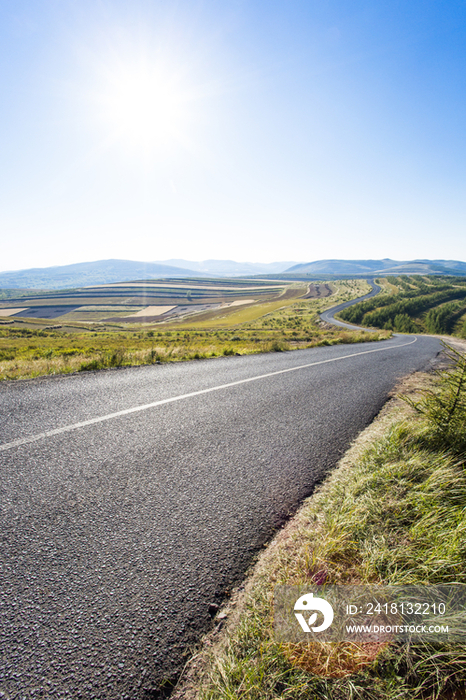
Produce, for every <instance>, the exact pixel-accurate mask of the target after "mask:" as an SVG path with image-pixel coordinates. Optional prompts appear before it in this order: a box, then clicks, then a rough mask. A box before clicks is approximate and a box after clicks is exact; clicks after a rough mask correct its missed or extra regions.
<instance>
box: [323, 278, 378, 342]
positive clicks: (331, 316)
mask: <svg viewBox="0 0 466 700" xmlns="http://www.w3.org/2000/svg"><path fill="white" fill-rule="evenodd" d="M366 282H367V283H368V284H370V285H371V287H372V290H371V291H370V292H369V293H368V294H365V295H364V296H363V297H358V298H357V299H352V300H351V301H345V302H343V304H338V306H333V307H332V308H331V309H327V311H323V312H322V313H321V314H320V318H321V319H322V321H326V322H327V323H332V324H333V325H335V326H341V327H342V328H348V329H349V330H352V331H360V330H361V326H354V325H352V324H351V323H345V322H344V321H340V320H339V319H337V318H335V314H336V313H338V312H339V311H343V309H347V308H348V307H349V306H354V305H355V304H359V302H360V301H365V300H366V299H370V298H371V297H375V295H376V294H378V293H379V292H380V290H381V287H379V285H378V284H375V282H374V280H372V279H368V280H366ZM365 330H368V331H370V332H371V333H372V332H374V331H372V330H371V329H369V328H366V329H365Z"/></svg>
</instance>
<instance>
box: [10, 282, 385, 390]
mask: <svg viewBox="0 0 466 700" xmlns="http://www.w3.org/2000/svg"><path fill="white" fill-rule="evenodd" d="M367 291H369V285H368V284H367V283H366V282H365V281H364V280H344V281H338V282H332V283H331V284H330V283H325V284H321V283H308V282H296V281H295V282H289V281H288V282H284V281H280V282H277V283H272V282H271V280H267V281H265V282H262V281H260V280H245V279H240V280H239V279H235V280H224V279H222V280H221V282H219V280H217V279H216V280H205V279H202V281H196V280H191V279H190V280H182V281H180V280H176V284H173V283H172V281H171V280H165V281H164V282H163V284H162V283H157V284H154V283H153V282H152V281H151V282H150V283H145V282H139V281H138V282H135V283H124V284H112V285H104V286H99V287H86V288H82V289H76V290H63V291H57V290H53V291H44V292H42V293H37V292H35V291H34V293H28V292H27V291H22V292H18V293H17V294H16V295H15V294H13V293H12V292H8V291H5V290H4V294H3V301H0V307H3V308H4V310H5V314H4V315H3V316H2V310H1V308H0V379H21V378H29V377H35V376H40V375H45V374H58V373H69V372H76V371H82V370H96V369H102V368H109V367H120V366H125V365H140V364H148V363H156V362H172V361H177V360H186V359H203V358H207V357H215V356H218V355H234V354H247V353H257V352H267V351H282V350H292V349H295V348H302V347H312V346H314V345H322V344H325V345H329V344H334V343H345V342H356V341H360V340H367V341H372V340H377V339H378V338H379V337H386V336H387V335H389V334H390V333H389V332H382V333H381V334H373V333H365V332H356V333H348V332H347V331H342V330H338V329H336V328H335V327H329V326H327V325H326V324H324V323H322V321H321V320H320V318H319V315H318V314H319V312H321V311H323V310H324V309H326V308H329V307H331V306H334V305H335V304H338V303H340V302H341V301H347V300H349V299H354V298H357V297H358V296H361V295H363V294H365V293H366V292H367ZM16 308H17V309H18V312H17V313H14V309H16ZM7 313H8V315H7Z"/></svg>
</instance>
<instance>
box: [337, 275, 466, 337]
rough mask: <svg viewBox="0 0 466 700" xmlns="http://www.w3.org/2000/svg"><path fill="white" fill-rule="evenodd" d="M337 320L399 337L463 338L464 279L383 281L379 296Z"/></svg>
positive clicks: (465, 329) (465, 320) (465, 314)
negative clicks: (378, 329)
mask: <svg viewBox="0 0 466 700" xmlns="http://www.w3.org/2000/svg"><path fill="white" fill-rule="evenodd" d="M382 282H383V281H382ZM339 317H340V318H341V319H342V320H344V321H347V322H349V323H355V324H357V325H361V326H367V327H375V328H383V329H386V330H392V331H398V332H400V333H434V334H438V335H456V336H458V337H460V338H466V279H465V278H464V277H451V276H438V277H423V276H419V275H413V276H408V275H401V276H398V277H387V278H386V280H385V285H384V292H383V293H382V294H379V295H377V296H375V297H372V298H371V299H368V300H367V301H364V302H362V303H360V304H356V305H355V306H352V307H350V308H348V309H344V310H343V311H341V312H340V314H339Z"/></svg>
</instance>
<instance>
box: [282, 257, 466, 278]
mask: <svg viewBox="0 0 466 700" xmlns="http://www.w3.org/2000/svg"><path fill="white" fill-rule="evenodd" d="M285 272H286V273H290V274H296V275H303V274H306V275H345V276H347V275H358V276H361V275H370V276H373V275H410V274H414V275H416V274H422V275H434V274H437V275H438V274H442V275H466V263H464V262H460V261H459V260H405V261H399V260H390V258H384V259H383V260H317V261H316V262H310V263H299V264H298V265H293V266H292V267H290V268H289V269H288V270H286V271H285Z"/></svg>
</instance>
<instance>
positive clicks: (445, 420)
mask: <svg viewBox="0 0 466 700" xmlns="http://www.w3.org/2000/svg"><path fill="white" fill-rule="evenodd" d="M443 346H444V348H445V354H446V356H447V357H448V359H449V360H450V362H451V363H452V366H451V367H450V368H449V369H447V370H436V374H437V382H436V385H435V386H434V388H433V389H424V390H423V391H422V392H421V394H422V399H421V400H420V401H415V400H413V399H410V398H409V397H402V398H403V400H404V401H406V402H407V403H408V404H409V405H410V406H412V408H414V409H415V410H416V411H417V412H418V413H420V414H421V415H423V416H424V417H425V418H426V420H427V424H428V427H429V428H430V429H431V431H432V433H433V436H434V440H435V442H437V443H438V444H440V445H442V446H444V447H445V448H446V449H451V450H455V451H458V450H464V448H465V446H466V356H465V355H463V354H462V353H460V352H458V351H457V350H454V349H453V348H452V347H450V346H449V345H447V344H446V343H443Z"/></svg>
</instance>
